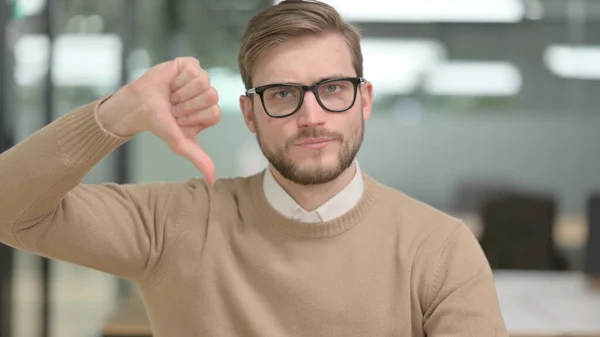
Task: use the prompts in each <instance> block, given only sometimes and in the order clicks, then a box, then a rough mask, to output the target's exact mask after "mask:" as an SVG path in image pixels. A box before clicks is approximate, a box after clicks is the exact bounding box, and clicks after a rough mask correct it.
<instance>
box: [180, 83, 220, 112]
mask: <svg viewBox="0 0 600 337" xmlns="http://www.w3.org/2000/svg"><path fill="white" fill-rule="evenodd" d="M218 102H219V95H218V93H217V90H216V89H215V88H212V87H211V88H210V89H208V90H207V91H205V92H204V93H203V94H200V95H196V96H195V97H193V98H191V99H188V100H186V101H184V102H182V103H179V104H177V105H176V106H175V107H173V116H175V117H181V116H185V115H189V114H191V113H193V112H196V111H199V110H204V109H207V108H209V107H211V106H213V105H216V104H217V103H218Z"/></svg>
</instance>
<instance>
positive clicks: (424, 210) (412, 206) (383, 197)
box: [365, 176, 465, 240]
mask: <svg viewBox="0 0 600 337" xmlns="http://www.w3.org/2000/svg"><path fill="white" fill-rule="evenodd" d="M365 177H366V179H365V182H367V183H368V184H372V185H373V187H374V188H375V189H376V190H377V193H378V194H379V195H380V198H379V202H378V203H379V206H380V207H384V209H385V212H386V213H388V212H389V213H388V214H389V216H390V217H391V218H392V219H393V223H394V224H395V225H396V226H397V227H398V230H400V231H401V232H402V233H404V234H411V235H412V236H414V237H415V238H422V239H426V238H428V239H435V237H438V238H439V239H440V240H444V239H445V238H447V237H448V236H449V235H451V234H452V233H453V232H454V231H456V230H457V229H458V228H459V227H465V224H464V223H463V222H462V221H461V220H460V219H458V218H456V217H454V216H452V215H451V214H449V213H447V212H445V211H442V210H440V209H438V208H435V207H433V206H432V205H430V204H428V203H426V202H424V201H422V200H419V199H417V198H415V197H412V196H410V195H408V194H407V193H405V192H403V191H401V190H398V189H396V188H393V187H390V186H387V185H384V184H383V183H380V182H378V181H376V180H375V179H373V178H372V177H369V176H365Z"/></svg>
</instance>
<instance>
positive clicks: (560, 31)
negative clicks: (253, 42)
mask: <svg viewBox="0 0 600 337" xmlns="http://www.w3.org/2000/svg"><path fill="white" fill-rule="evenodd" d="M275 2H277V1H275ZM326 2H328V3H330V4H332V5H334V6H335V7H336V8H337V9H338V10H340V12H342V14H343V15H344V16H345V17H346V18H347V19H348V20H350V21H353V22H355V23H357V24H358V25H359V26H360V28H361V29H362V32H363V37H364V38H363V42H362V43H363V53H364V56H365V77H366V78H367V79H368V80H370V81H372V82H373V84H374V89H375V102H374V105H375V108H374V112H373V114H372V115H371V118H370V120H369V121H368V122H367V123H366V137H365V141H364V145H363V148H362V150H361V152H360V154H359V157H358V158H359V162H360V165H361V168H362V169H363V170H364V171H366V172H367V173H369V174H370V175H372V176H373V177H375V178H376V179H378V180H379V181H381V182H383V183H385V184H387V185H389V186H392V187H395V188H397V189H399V190H401V191H403V192H405V193H407V194H409V195H411V196H413V197H415V198H417V199H420V200H422V201H424V202H426V203H429V204H431V205H432V206H434V207H436V208H439V209H441V210H443V211H446V212H449V213H451V214H453V215H456V216H457V217H460V218H462V219H463V220H464V221H465V222H466V223H468V224H469V226H471V227H472V228H473V229H474V230H475V231H476V233H477V235H478V237H479V238H480V240H481V242H482V245H484V249H485V250H486V254H488V257H489V258H490V261H491V262H492V265H493V267H494V269H521V270H523V269H525V270H526V269H531V270H546V271H555V272H558V271H560V272H564V273H567V272H569V273H570V272H572V273H587V274H590V273H591V274H594V273H600V270H598V269H600V268H598V267H596V266H595V265H592V262H589V261H590V256H591V255H593V253H592V249H596V248H594V247H592V246H593V245H590V244H589V242H588V241H590V237H591V233H592V232H593V230H591V228H590V226H591V225H592V222H593V221H592V220H590V217H591V214H593V213H594V212H592V208H593V205H595V204H594V202H593V200H594V198H592V197H593V196H594V193H595V192H596V191H600V148H599V145H600V131H599V130H600V1H597V0H484V1H482V0H453V1H442V0H430V1H420V0H371V1H368V2H365V1H361V0H335V1H334V0H331V1H326ZM273 3H274V1H272V0H103V1H89V0H12V1H11V0H0V7H1V8H0V9H1V16H0V29H1V31H2V34H1V35H0V46H1V47H2V48H3V49H2V51H1V53H2V54H1V55H2V58H1V60H2V64H3V67H2V70H1V71H0V78H2V91H1V92H0V98H1V102H2V108H1V109H0V126H1V127H0V151H2V150H5V149H7V148H9V147H10V146H11V145H12V144H14V143H16V142H18V141H20V140H22V139H24V138H25V137H27V136H29V135H30V134H32V133H33V132H35V131H36V130H37V129H39V128H41V127H42V126H44V125H45V124H47V123H49V122H50V121H52V120H54V119H56V118H58V117H59V116H61V115H63V114H65V113H67V112H69V111H70V110H72V109H73V108H75V107H77V106H79V105H82V104H85V103H87V102H90V101H92V100H94V99H97V98H99V97H101V96H103V95H106V94H109V93H111V92H113V91H115V90H116V89H117V88H119V87H120V86H121V85H123V84H124V83H127V82H129V81H132V80H134V79H136V78H137V77H138V76H140V75H141V74H142V73H143V72H144V71H145V70H146V69H148V68H149V67H151V66H152V65H154V64H157V63H159V62H162V61H165V60H169V59H171V58H173V57H176V56H183V55H191V56H195V57H197V58H198V59H199V60H200V61H201V63H202V65H203V67H205V68H206V69H207V70H209V72H210V73H211V75H212V77H211V79H212V83H213V85H214V86H215V87H216V88H217V90H218V91H219V94H220V99H221V101H220V105H221V107H222V110H223V114H224V116H223V119H222V121H221V123H220V124H219V126H218V127H216V128H213V129H210V130H208V131H206V132H205V133H203V134H202V135H201V136H200V137H199V138H200V140H201V142H202V144H203V146H204V147H205V149H206V151H207V152H208V153H209V154H210V155H211V157H212V158H213V160H214V161H215V164H216V166H217V173H218V176H219V177H227V176H236V175H249V174H252V173H255V172H258V171H259V170H261V169H262V168H263V167H265V164H266V163H265V160H264V158H262V155H261V153H260V150H259V149H258V147H257V145H256V142H255V139H254V137H253V135H252V134H250V133H249V132H248V131H247V130H246V127H245V126H244V123H243V120H242V116H241V113H240V111H239V108H238V97H239V95H240V94H242V92H243V90H244V88H243V84H242V82H241V79H240V77H239V74H238V70H237V63H236V60H237V51H238V46H239V40H240V38H241V36H242V32H243V29H244V26H245V24H246V22H247V21H248V19H249V18H250V17H251V16H253V15H254V14H256V13H257V12H258V11H260V10H261V9H263V8H265V7H267V6H270V5H272V4H273ZM197 175H199V173H198V172H197V171H196V170H195V169H194V168H193V167H192V165H191V164H189V163H188V162H186V161H185V160H184V159H182V158H178V157H176V156H175V155H174V154H172V153H171V152H170V151H169V149H168V148H167V146H166V145H164V144H162V143H161V141H160V140H159V139H157V138H155V137H153V136H152V135H149V134H143V135H140V136H138V137H136V138H135V139H134V140H132V141H131V142H130V143H128V144H126V145H125V146H123V147H122V148H120V149H119V150H118V151H116V152H115V153H113V154H112V155H111V156H109V157H108V158H106V159H105V160H104V161H102V162H101V163H100V165H98V166H97V167H96V168H95V169H94V170H93V171H92V172H91V173H90V174H89V175H88V176H87V177H86V181H85V182H86V183H102V182H107V181H116V182H148V181H182V180H185V179H188V178H190V177H193V176H197ZM0 193H1V192H0ZM596 203H597V202H596ZM511 221H512V222H511ZM595 221H598V220H595ZM515 224H516V225H515ZM494 226H500V227H499V228H500V229H498V228H494ZM511 231H512V232H511ZM519 231H521V232H519ZM596 232H597V230H596ZM548 233H550V234H548ZM524 238H525V239H524ZM502 240H504V241H502ZM511 240H513V241H511ZM524 240H525V241H524ZM511 245H512V246H511ZM499 247H503V248H499ZM507 247H508V248H507ZM511 247H512V248H511ZM536 249H537V250H536ZM0 252H1V254H0V255H1V257H2V258H1V260H0V263H1V268H0V270H1V271H0V273H1V274H2V277H3V280H4V281H3V282H4V288H3V289H4V291H3V295H2V296H3V297H2V298H1V299H2V304H3V305H2V312H1V315H0V317H2V318H0V322H2V323H1V325H0V326H1V327H2V328H3V329H4V334H2V336H14V337H30V336H31V337H33V336H52V337H59V336H60V337H64V336H69V337H91V336H99V335H100V334H101V328H102V325H103V322H105V321H106V319H107V318H108V317H110V316H111V315H112V313H114V312H115V310H116V309H117V308H118V307H119V306H120V305H121V303H122V299H123V297H124V296H125V294H126V293H127V291H128V287H127V284H126V283H124V282H123V281H121V280H118V279H116V278H114V277H112V276H109V275H106V274H102V273H99V272H96V271H92V270H89V269H85V268H82V267H78V266H74V265H70V264H66V263H62V262H58V261H43V260H41V259H40V258H37V257H34V256H32V255H30V254H26V253H22V252H13V251H11V250H10V249H7V248H6V247H3V248H2V250H0ZM540 252H541V253H540ZM596 254H598V255H600V252H596ZM515 255H517V256H520V257H522V258H523V259H519V257H517V258H515V257H514V256H515ZM531 256H533V257H532V258H531V259H526V258H525V257H531ZM524 260H527V261H526V262H524ZM595 263H597V262H595ZM588 297H589V296H588ZM592 297H593V296H592ZM44 299H47V300H48V301H47V302H45V301H44ZM596 315H597V318H598V321H600V312H598V313H596ZM45 326H47V327H48V328H47V329H45V328H44V327H45ZM8 330H11V333H10V334H8ZM599 330H600V329H599ZM598 334H599V335H600V331H598Z"/></svg>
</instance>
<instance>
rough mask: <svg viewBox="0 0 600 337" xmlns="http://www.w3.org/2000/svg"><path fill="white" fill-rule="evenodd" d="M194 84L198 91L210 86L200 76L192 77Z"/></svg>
mask: <svg viewBox="0 0 600 337" xmlns="http://www.w3.org/2000/svg"><path fill="white" fill-rule="evenodd" d="M194 85H195V87H196V89H197V90H198V91H199V92H204V91H205V90H207V89H208V88H209V87H210V83H209V82H208V81H206V80H205V79H204V78H202V77H196V78H195V79H194Z"/></svg>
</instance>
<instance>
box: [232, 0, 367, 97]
mask: <svg viewBox="0 0 600 337" xmlns="http://www.w3.org/2000/svg"><path fill="white" fill-rule="evenodd" d="M328 32H336V33H338V34H340V35H341V37H342V38H343V39H344V41H346V43H347V44H348V47H349V48H350V52H351V53H352V63H353V67H354V70H355V71H356V76H360V77H362V76H363V57H362V51H361V48H360V32H359V30H358V28H357V27H356V26H354V25H352V24H350V23H347V22H345V21H344V19H343V18H342V17H341V15H340V14H339V13H338V12H337V10H335V8H333V7H332V6H330V5H328V4H325V3H323V2H320V1H303V0H286V1H282V2H280V3H279V4H277V5H275V6H271V7H269V8H267V9H266V10H264V11H262V12H260V13H258V14H257V15H255V16H254V17H253V18H252V19H250V21H249V22H248V25H247V26H246V31H245V32H244V36H243V38H242V43H241V47H240V51H239V55H238V66H239V68H240V73H241V75H242V80H243V81H244V85H245V86H246V89H250V88H251V87H252V78H253V74H254V73H253V72H254V66H255V64H256V62H257V60H258V59H259V57H261V56H262V55H264V54H265V53H266V52H268V51H269V50H270V49H271V48H273V47H275V46H277V45H278V44H281V43H282V42H284V41H286V40H288V39H290V38H294V37H300V36H307V35H320V34H324V33H328Z"/></svg>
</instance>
